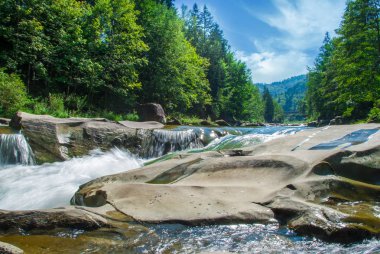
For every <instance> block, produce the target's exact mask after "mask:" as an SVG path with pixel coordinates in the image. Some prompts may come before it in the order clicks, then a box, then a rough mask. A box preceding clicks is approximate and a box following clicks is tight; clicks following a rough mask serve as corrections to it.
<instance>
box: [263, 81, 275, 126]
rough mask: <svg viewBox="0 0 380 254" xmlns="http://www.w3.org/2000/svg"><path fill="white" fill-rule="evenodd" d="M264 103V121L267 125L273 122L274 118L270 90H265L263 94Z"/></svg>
mask: <svg viewBox="0 0 380 254" xmlns="http://www.w3.org/2000/svg"><path fill="white" fill-rule="evenodd" d="M263 102H264V119H265V121H266V122H267V123H271V122H273V117H274V104H273V99H272V96H271V95H270V93H269V90H268V88H266V87H265V88H264V93H263Z"/></svg>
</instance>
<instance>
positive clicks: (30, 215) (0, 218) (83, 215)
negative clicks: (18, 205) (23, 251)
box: [0, 207, 108, 233]
mask: <svg viewBox="0 0 380 254" xmlns="http://www.w3.org/2000/svg"><path fill="white" fill-rule="evenodd" d="M107 226H108V223H107V221H106V220H105V219H104V218H103V217H101V216H99V215H97V214H95V213H91V212H88V211H85V210H83V209H76V208H75V207H67V208H57V209H49V210H32V211H4V210H0V232H3V233H6V232H8V231H17V230H24V231H29V230H35V229H39V230H41V229H43V230H51V229H54V228H76V229H86V230H92V229H97V228H101V227H107Z"/></svg>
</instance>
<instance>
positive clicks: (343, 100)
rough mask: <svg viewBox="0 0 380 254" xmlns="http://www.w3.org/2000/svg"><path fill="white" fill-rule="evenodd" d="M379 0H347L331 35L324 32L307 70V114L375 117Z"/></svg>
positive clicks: (379, 90)
mask: <svg viewBox="0 0 380 254" xmlns="http://www.w3.org/2000/svg"><path fill="white" fill-rule="evenodd" d="M379 15H380V1H379V0H355V1H352V0H351V1H348V2H347V6H346V10H345V13H344V15H343V20H342V22H341V25H340V27H339V28H338V29H337V30H336V34H337V35H336V37H333V38H331V37H330V35H329V34H328V33H327V34H326V36H325V39H324V42H323V45H322V47H321V49H320V53H319V55H318V57H317V58H316V60H315V64H314V66H313V67H311V68H310V69H309V73H308V82H307V86H308V90H307V94H306V100H305V104H306V105H305V111H306V113H307V114H308V116H309V117H310V118H312V119H332V118H334V117H335V116H341V117H343V118H345V119H346V120H347V121H353V120H367V121H380V16H379Z"/></svg>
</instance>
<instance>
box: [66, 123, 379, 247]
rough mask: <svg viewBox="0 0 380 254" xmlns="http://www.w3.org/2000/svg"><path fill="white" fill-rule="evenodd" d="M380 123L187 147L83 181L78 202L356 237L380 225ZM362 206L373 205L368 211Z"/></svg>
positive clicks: (152, 216) (192, 220)
mask: <svg viewBox="0 0 380 254" xmlns="http://www.w3.org/2000/svg"><path fill="white" fill-rule="evenodd" d="M379 127H380V125H378V124H359V125H347V126H344V125H343V126H328V127H323V128H317V129H306V130H305V131H302V132H299V133H297V134H295V135H292V136H287V137H284V138H279V139H275V140H272V141H270V142H267V143H264V144H260V145H256V146H253V147H249V148H244V149H240V150H230V151H220V152H204V153H199V154H180V155H178V156H176V157H175V158H173V159H171V160H168V161H164V162H159V163H155V164H152V165H149V166H146V167H143V168H141V169H136V170H132V171H129V172H126V173H122V174H117V175H111V176H105V177H102V178H99V179H96V180H93V181H91V182H89V183H87V184H85V185H83V186H81V187H80V189H79V191H78V192H77V193H76V194H75V196H74V197H73V199H72V202H73V203H74V204H77V205H84V206H90V207H91V206H92V207H101V206H102V205H105V204H111V205H112V206H114V207H115V209H117V210H118V211H121V212H122V213H124V214H126V215H129V216H131V217H132V218H134V219H135V220H137V221H146V222H181V223H186V224H202V223H220V222H230V223H231V222H270V221H272V220H273V219H274V218H276V219H278V220H280V221H281V222H283V223H287V224H288V225H289V226H290V227H291V228H293V229H295V230H296V231H297V232H300V233H302V234H311V235H314V236H317V237H320V238H322V239H326V240H335V241H340V242H350V241H352V240H353V239H354V240H357V239H361V238H365V237H370V236H373V235H378V234H379V232H380V219H379V217H378V215H377V214H375V213H376V212H374V211H375V210H376V209H372V208H371V206H373V205H375V204H377V202H379V201H380V200H379V199H380V198H379V197H380V195H379V194H380V187H379V186H378V183H379V182H380V178H379V177H378V172H379V170H380V132H379V131H377V130H378V129H379ZM363 133H364V134H363ZM365 133H369V134H368V135H365ZM362 134H363V135H362ZM331 142H334V143H331ZM321 144H323V146H322V149H319V148H318V147H320V145H321ZM326 144H327V146H326ZM331 144H335V146H334V145H331ZM316 147H317V148H318V149H317V148H316ZM323 147H324V148H323ZM359 203H360V204H361V205H357V204H359ZM350 204H351V205H352V206H351V207H353V208H352V209H351V210H350V209H347V207H348V206H350ZM355 204H356V205H355ZM363 207H367V208H368V209H367V210H365V213H364V214H366V215H365V216H364V215H363ZM359 211H360V216H359V215H358V214H359ZM350 234H351V235H352V237H350Z"/></svg>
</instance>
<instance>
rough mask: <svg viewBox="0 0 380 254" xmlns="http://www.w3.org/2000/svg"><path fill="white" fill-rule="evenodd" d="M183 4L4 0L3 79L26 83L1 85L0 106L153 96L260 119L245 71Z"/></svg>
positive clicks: (186, 108) (2, 110)
mask: <svg viewBox="0 0 380 254" xmlns="http://www.w3.org/2000/svg"><path fill="white" fill-rule="evenodd" d="M180 12H181V14H178V13H177V10H176V9H175V8H174V4H173V1H171V0H144V1H140V0H87V1H79V0H21V1H20V0H17V1H16V0H2V1H0V17H1V19H0V68H1V69H0V74H1V75H0V78H1V77H3V78H2V80H7V81H6V82H2V80H0V85H1V86H2V87H3V88H4V87H7V86H17V87H20V83H22V82H21V80H22V81H23V83H24V84H25V87H26V88H25V90H26V93H23V92H22V89H21V91H20V89H18V90H17V94H18V95H17V96H16V95H15V93H16V92H15V91H16V89H3V92H0V106H1V107H0V114H3V115H8V116H9V115H10V114H12V113H13V112H14V111H15V108H23V107H24V108H29V109H30V110H31V111H32V112H35V113H50V112H52V111H59V112H60V113H59V114H58V115H61V116H66V115H69V114H84V113H85V112H99V111H102V112H116V113H132V112H133V111H134V110H135V109H137V108H138V106H139V104H142V103H147V102H156V103H160V104H162V105H163V107H164V108H165V110H166V111H167V113H169V115H172V116H183V115H187V116H190V115H195V116H197V117H201V118H211V119H217V118H223V119H225V120H227V121H262V120H263V112H264V105H263V101H262V98H261V95H260V94H259V91H258V89H257V88H256V87H255V86H253V84H252V81H251V74H250V72H249V70H248V68H247V66H246V65H245V64H244V63H243V62H241V61H238V60H237V59H236V57H235V56H234V54H233V52H232V51H231V50H230V48H229V46H228V42H227V41H226V39H225V38H224V37H223V32H222V30H221V29H220V28H219V26H218V25H217V24H216V23H215V21H214V20H213V17H212V16H211V14H210V12H209V11H208V10H207V7H204V8H203V9H202V10H200V9H199V8H198V7H197V5H194V6H193V8H192V9H190V10H188V9H187V8H186V7H183V8H182V10H181V11H180ZM18 77H19V78H18ZM20 79H21V80H20ZM12 93H13V94H12ZM10 98H13V99H11V100H13V101H14V100H18V101H17V102H16V101H15V104H17V105H18V106H17V107H14V106H12V107H10V106H8V105H9V100H10ZM49 109H50V111H49Z"/></svg>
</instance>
